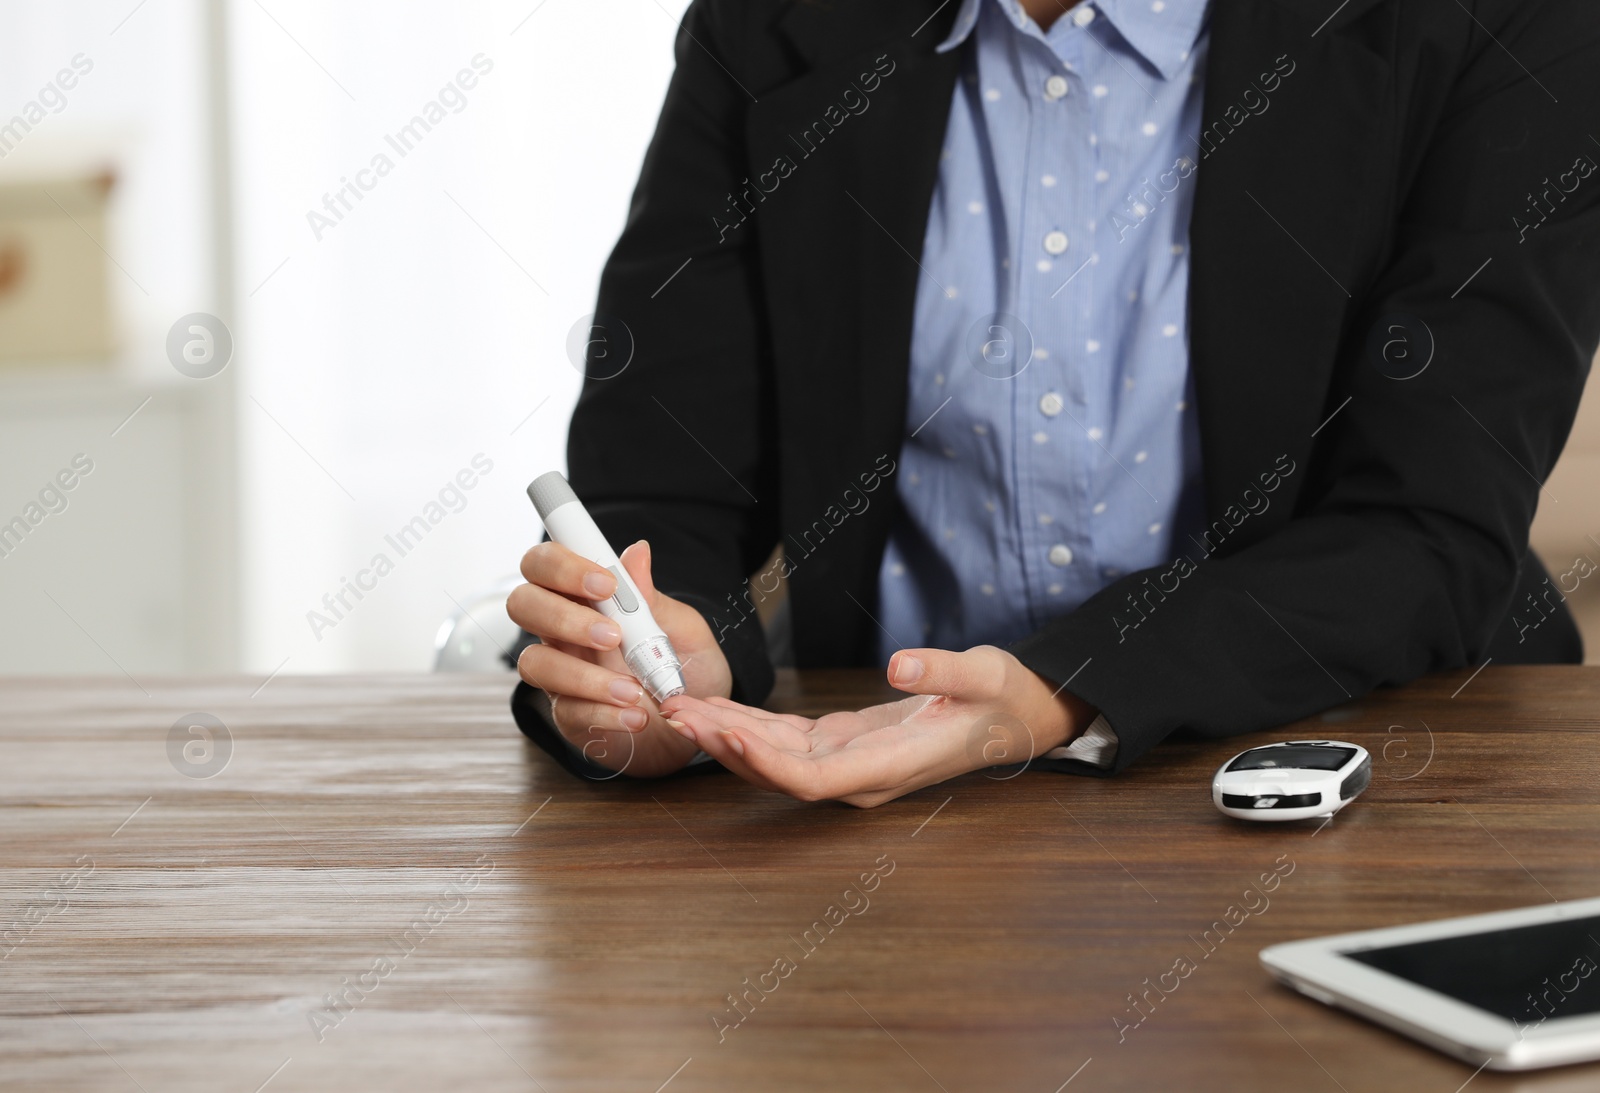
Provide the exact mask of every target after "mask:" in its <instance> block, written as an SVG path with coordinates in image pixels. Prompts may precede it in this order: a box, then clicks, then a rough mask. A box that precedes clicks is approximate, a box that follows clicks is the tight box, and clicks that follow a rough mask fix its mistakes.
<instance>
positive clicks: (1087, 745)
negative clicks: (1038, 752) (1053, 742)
mask: <svg viewBox="0 0 1600 1093" xmlns="http://www.w3.org/2000/svg"><path fill="white" fill-rule="evenodd" d="M1119 743H1120V742H1119V741H1118V740H1117V734H1116V732H1115V730H1113V729H1112V728H1111V722H1109V721H1107V720H1106V715H1105V714H1100V715H1099V716H1098V717H1096V718H1095V719H1094V720H1093V721H1091V722H1089V727H1088V728H1087V729H1084V730H1083V734H1082V735H1081V736H1079V737H1078V738H1077V739H1076V740H1074V741H1073V742H1072V743H1070V744H1067V745H1066V746H1064V747H1060V748H1051V749H1050V750H1049V751H1047V752H1045V753H1044V756H1043V758H1045V759H1076V760H1078V761H1079V762H1080V763H1088V764H1089V765H1090V766H1092V767H1100V768H1101V769H1102V770H1105V769H1109V768H1110V766H1111V764H1113V763H1115V762H1116V761H1117V747H1118V745H1119Z"/></svg>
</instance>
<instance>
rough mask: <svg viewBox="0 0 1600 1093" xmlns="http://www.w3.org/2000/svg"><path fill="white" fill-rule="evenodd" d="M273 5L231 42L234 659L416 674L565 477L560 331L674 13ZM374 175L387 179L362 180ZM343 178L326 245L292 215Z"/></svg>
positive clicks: (617, 209) (531, 531)
mask: <svg viewBox="0 0 1600 1093" xmlns="http://www.w3.org/2000/svg"><path fill="white" fill-rule="evenodd" d="M267 3H268V10H270V12H271V15H270V16H269V15H268V14H267V11H266V10H263V9H262V8H261V7H260V6H258V5H257V4H255V3H254V2H253V0H252V2H248V3H238V4H236V5H235V6H234V8H233V25H232V54H233V65H232V72H233V77H234V86H235V92H234V93H235V96H236V99H235V109H234V118H235V126H234V133H235V141H236V151H235V164H236V168H235V172H234V173H235V177H236V179H237V185H238V203H237V218H238V225H239V240H238V267H239V271H240V272H239V277H238V284H239V289H240V295H241V297H243V299H242V302H241V303H242V311H241V316H240V327H241V329H240V332H239V333H240V338H241V345H242V346H243V347H244V350H243V352H242V354H241V361H240V364H241V369H240V378H241V382H242V384H243V392H242V393H243V396H244V398H243V401H242V408H241V411H240V412H241V420H240V427H241V436H242V437H243V440H244V444H243V461H244V465H243V471H242V473H243V482H242V491H243V493H242V496H243V497H244V498H245V501H246V505H245V513H244V536H243V542H244V543H245V548H244V558H243V560H242V561H243V565H242V568H241V571H240V572H241V574H242V575H244V577H245V580H246V599H245V604H244V617H245V639H246V640H245V645H244V659H245V663H246V666H247V667H249V668H251V669H256V670H265V671H270V670H272V669H273V668H275V667H276V666H277V665H278V664H279V663H281V662H282V661H283V659H284V658H285V657H290V658H292V659H291V660H290V661H289V663H288V666H287V667H286V668H285V670H286V671H307V670H350V669H374V668H385V669H395V668H398V669H410V668H424V667H426V666H427V665H428V663H429V657H430V652H431V641H432V638H433V635H434V631H435V628H436V627H437V624H438V623H439V621H440V619H441V618H443V617H444V616H445V615H446V614H447V613H449V612H450V611H451V610H453V605H452V597H454V598H455V599H457V600H461V599H464V598H465V597H466V596H467V595H468V593H470V592H471V591H473V590H474V589H475V588H476V587H479V586H482V585H485V584H488V583H491V582H492V581H493V580H494V579H495V578H497V577H499V576H501V575H504V574H507V573H510V572H513V571H514V570H515V568H516V564H517V560H518V559H519V557H520V556H521V553H522V551H523V550H524V549H526V547H527V546H528V545H531V543H532V542H533V539H534V536H535V534H536V531H537V528H538V524H537V521H536V520H535V518H534V516H533V512H532V509H531V507H530V506H529V504H528V501H527V498H526V496H525V495H524V494H523V492H522V487H523V486H524V485H526V484H527V482H528V481H529V480H530V479H531V478H533V477H534V476H535V475H536V474H537V473H540V472H542V471H544V470H548V469H551V468H554V467H560V466H563V465H564V458H563V453H564V450H565V448H564V445H565V438H566V420H567V417H568V415H569V414H570V412H571V408H572V404H573V401H574V399H575V398H576V395H577V390H578V386H579V381H580V376H579V374H578V372H577V370H576V369H575V368H574V367H573V366H572V365H571V363H570V362H569V361H568V359H567V356H566V349H565V343H566V337H567V332H568V330H569V329H570V328H571V326H572V325H573V323H574V322H576V321H577V320H578V319H579V318H580V317H581V316H583V315H585V314H586V313H588V312H590V311H592V310H593V307H594V297H595V291H596V287H597V284H598V280H599V272H600V267H601V265H602V263H603V262H604V259H605V256H606V254H607V253H608V252H609V250H610V248H611V245H612V244H613V243H614V242H615V239H616V236H617V233H618V232H619V231H620V229H621V226H622V223H623V219H624V217H625V214H626V211H627V201H628V196H629V194H630V193H631V191H632V186H633V183H634V180H635V178H636V177H637V174H638V170H639V164H640V161H641V159H642V157H643V153H644V148H645V144H646V142H647V141H648V140H649V137H650V134H651V132H652V130H653V128H654V123H655V118H656V114H657V111H658V110H659V108H660V103H661V98H662V95H663V93H664V92H665V89H666V83H667V80H668V78H669V76H670V75H671V70H672V40H673V36H674V32H675V29H676V23H677V19H678V18H679V17H680V16H681V14H682V10H683V8H684V7H685V6H686V2H685V0H664V2H663V3H662V4H657V3H656V2H655V0H611V2H608V3H606V4H593V3H584V2H582V0H545V2H543V3H541V2H540V0H514V2H499V3H492V4H472V5H457V4H447V3H443V2H420V0H412V2H406V3H398V4H395V3H384V4H378V3H375V2H370V3H363V4H340V5H328V4H323V3H316V2H311V0H296V2H292V3H291V2H289V0H267ZM474 58H477V68H476V70H474V65H473V59H474ZM462 70H467V71H468V72H469V73H471V74H472V76H473V77H475V79H476V83H475V86H472V87H470V88H469V89H467V90H465V91H461V90H460V87H461V84H471V83H473V79H472V78H467V79H462V80H460V81H459V82H457V83H455V84H454V87H455V90H452V91H447V92H445V97H444V101H443V103H442V105H443V107H444V108H445V113H444V115H443V119H442V120H439V121H437V122H436V124H434V126H433V128H432V129H431V130H429V131H427V132H426V133H425V135H422V136H421V137H420V139H417V140H415V141H414V143H412V142H408V141H407V139H406V138H404V137H403V136H397V135H398V134H400V131H401V130H402V128H403V127H405V126H407V125H408V124H410V123H411V120H412V118H413V117H414V116H416V115H418V114H423V113H424V107H425V104H427V103H429V102H430V101H440V94H441V90H442V89H445V88H446V87H447V86H451V85H452V82H453V81H456V79H457V75H458V73H460V72H461V71H462ZM485 70H487V71H485ZM457 111H459V112H457ZM435 116H437V112H436V114H435ZM425 120H426V116H425ZM413 131H414V132H421V128H420V127H417V128H416V129H414V130H413ZM386 137H394V138H396V140H397V142H398V143H400V144H401V145H402V146H404V145H405V144H407V143H411V148H410V150H409V152H408V153H407V154H405V155H403V156H402V155H401V154H400V152H399V150H397V148H396V147H395V146H394V145H392V144H390V143H389V141H388V140H386V139H385V138H386ZM379 155H385V156H387V157H388V159H389V161H390V162H391V163H392V164H393V169H392V171H391V172H390V173H388V174H387V175H384V176H382V177H379V175H378V174H377V173H375V172H374V173H370V174H367V175H365V176H358V171H361V170H363V169H369V168H370V165H371V164H372V163H373V161H374V157H376V156H379ZM344 179H349V180H351V182H352V183H357V184H363V185H370V187H371V189H370V190H364V191H362V196H361V198H360V200H359V201H355V200H353V199H352V198H351V195H350V192H349V191H347V192H346V195H345V198H346V200H347V201H349V202H350V204H351V205H352V208H351V209H350V210H349V211H348V212H344V210H343V208H342V207H341V206H340V205H339V203H338V202H337V200H336V201H335V206H336V207H337V208H339V211H340V212H342V213H344V218H343V219H342V220H339V221H335V222H334V224H333V226H331V227H329V226H326V225H322V224H320V223H319V227H320V229H321V238H320V240H319V239H318V238H317V230H316V229H314V228H313V226H312V225H311V224H310V223H309V222H308V216H307V214H308V213H310V212H313V211H314V212H317V213H319V214H321V215H323V216H328V214H327V211H326V209H325V208H324V205H323V198H324V195H325V194H332V193H334V191H337V190H339V189H340V188H341V186H343V185H344V182H343V180H344ZM329 219H330V220H331V219H333V218H332V217H331V216H329ZM536 407H537V408H538V409H537V412H536V413H535V412H534V411H535V408H536ZM530 413H533V416H532V417H531V418H530V417H529V416H528V415H529V414H530ZM269 415H270V416H269ZM280 426H281V427H280ZM479 455H481V456H482V457H484V459H485V460H487V461H488V462H489V463H492V466H493V469H492V471H490V472H489V473H487V474H484V475H482V476H481V480H480V481H479V482H478V484H477V485H476V487H475V488H474V489H472V490H471V491H470V492H466V491H463V496H464V498H465V505H464V507H462V508H461V511H459V512H449V513H448V515H447V516H446V517H445V518H444V519H443V520H442V521H441V522H439V523H438V524H437V525H436V526H434V527H432V529H431V530H430V531H429V532H428V534H427V536H426V537H425V539H424V540H423V541H422V542H421V543H420V545H418V546H417V547H416V548H415V549H413V550H412V551H411V552H410V553H407V554H406V555H404V556H403V557H402V556H400V554H399V552H398V551H397V550H396V549H394V548H393V546H391V544H389V543H388V542H387V541H386V539H385V536H386V535H392V534H394V533H395V532H397V531H398V529H400V528H401V527H402V526H404V525H405V524H406V523H407V522H408V521H410V520H411V519H412V518H413V517H416V516H418V515H419V514H421V513H422V512H423V510H424V508H425V506H426V504H427V503H428V502H429V501H431V500H437V495H438V494H439V491H440V490H441V489H442V488H444V487H446V486H447V485H448V484H449V483H451V482H452V480H453V479H454V478H455V477H456V475H457V474H458V473H459V472H461V471H462V470H464V469H467V470H470V469H471V466H472V460H473V458H474V457H475V456H479ZM481 465H482V463H481V462H480V466H481ZM449 500H451V501H452V502H454V498H453V497H452V498H449ZM455 503H456V504H459V502H455ZM378 554H383V555H385V556H386V557H387V558H388V559H389V560H390V561H391V562H392V563H393V564H394V570H393V572H392V573H389V574H388V575H386V576H384V577H382V578H381V579H378V578H377V577H376V575H375V574H374V575H371V576H368V577H366V578H365V582H364V583H368V584H376V586H377V587H376V588H375V589H374V590H373V591H371V592H367V593H364V598H363V599H361V600H360V601H359V602H357V601H356V600H355V599H354V597H353V596H351V595H350V594H348V593H347V594H346V597H345V603H346V604H351V605H354V609H353V610H351V611H349V612H347V613H345V614H344V617H343V618H339V619H334V618H333V613H332V612H331V611H329V609H328V608H327V607H326V606H325V605H324V603H323V596H324V595H337V593H338V592H339V590H340V588H341V586H342V583H343V581H344V580H345V579H347V578H348V579H350V580H352V581H354V580H355V579H356V578H357V577H358V575H359V573H360V571H361V570H363V569H366V568H369V563H371V561H372V560H373V559H374V557H375V556H376V555H378ZM336 606H337V604H336ZM341 610H342V608H341ZM311 611H317V612H320V613H321V614H322V615H323V617H324V618H326V619H330V620H333V622H334V625H333V626H332V627H331V628H325V627H324V626H323V625H322V623H321V621H320V620H316V619H313V620H310V621H308V619H307V613H308V612H311ZM314 630H315V631H318V632H317V633H316V634H314V633H313V631H314Z"/></svg>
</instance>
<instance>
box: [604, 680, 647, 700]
mask: <svg viewBox="0 0 1600 1093" xmlns="http://www.w3.org/2000/svg"><path fill="white" fill-rule="evenodd" d="M606 690H607V691H610V692H611V697H612V698H614V699H616V700H617V701H618V702H620V703H622V704H623V705H624V706H632V705H634V704H635V703H636V702H638V701H639V699H640V698H642V697H644V688H643V687H641V686H639V685H638V684H637V683H635V682H634V681H633V680H631V679H613V680H612V681H611V682H610V684H609V685H607V687H606Z"/></svg>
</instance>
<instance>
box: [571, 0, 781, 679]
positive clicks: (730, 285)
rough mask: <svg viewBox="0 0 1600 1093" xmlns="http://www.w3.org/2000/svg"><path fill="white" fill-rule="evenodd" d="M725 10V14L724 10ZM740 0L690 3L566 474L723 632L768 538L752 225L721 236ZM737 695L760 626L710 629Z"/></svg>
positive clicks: (732, 176)
mask: <svg viewBox="0 0 1600 1093" xmlns="http://www.w3.org/2000/svg"><path fill="white" fill-rule="evenodd" d="M719 13H727V14H719ZM740 17H741V5H733V4H727V5H720V6H717V7H713V6H712V5H710V4H708V3H706V2H705V0H696V2H695V3H693V4H691V5H690V7H689V9H688V11H687V12H686V13H685V15H684V18H683V23H682V25H681V26H680V28H679V31H678V35H677V41H676V46H675V52H676V59H677V67H676V71H675V73H674V75H673V77H672V81H671V84H670V86H669V88H668V90H667V95H666V99H665V102H664V104H663V107H662V111H661V117H660V120H659V122H658V123H657V126H656V132H655V136H654V137H653V139H652V140H651V142H650V145H649V149H648V151H647V152H646V154H645V159H644V164H643V168H642V170H641V172H640V176H639V181H638V185H637V187H636V188H635V190H634V194H633V199H632V202H631V205H630V208H629V212H628V218H627V223H626V226H625V227H624V229H623V232H622V235H621V237H620V239H619V240H618V242H617V245H616V248H615V249H614V250H613V251H612V253H611V256H610V259H609V260H608V261H607V263H606V266H605V269H604V271H603V273H602V275H601V279H600V294H599V301H598V304H597V306H596V309H595V311H596V314H595V318H594V320H593V324H594V325H593V326H592V327H591V329H590V332H589V339H588V341H589V352H588V355H587V357H586V378H585V380H584V384H583V390H582V393H581V394H580V396H579V399H578V404H577V408H576V410H575V411H574V413H573V416H572V423H571V431H570V433H569V435H568V442H567V463H568V478H569V480H570V481H571V482H572V485H573V488H574V489H575V490H576V491H577V492H578V494H579V496H581V497H582V498H583V499H584V503H585V505H587V507H588V509H589V511H590V513H591V514H592V515H593V516H594V519H595V522H596V523H597V524H599V526H600V528H601V530H602V531H604V532H605V534H606V537H607V538H608V539H609V540H610V542H611V543H612V545H613V546H615V547H616V548H617V549H618V550H621V549H623V548H624V547H625V546H627V545H628V544H630V543H633V542H636V541H637V540H639V539H648V540H649V541H650V546H651V550H652V552H653V557H654V578H655V582H656V587H657V588H659V589H661V590H662V591H663V592H665V593H667V594H668V595H671V596H674V597H676V598H679V599H683V600H685V601H686V602H689V603H691V604H692V605H693V606H695V607H696V608H697V609H699V610H700V611H701V613H702V614H704V615H706V616H707V618H708V621H710V622H711V626H712V631H713V632H714V633H717V632H718V631H719V628H718V626H717V624H716V621H715V618H714V616H715V613H716V612H717V610H718V609H719V608H721V609H722V612H723V614H727V613H728V610H727V608H726V603H727V597H728V596H729V595H733V596H735V597H737V596H739V594H740V593H741V592H742V591H743V585H744V581H745V579H746V578H747V577H748V576H749V575H750V574H751V573H754V572H755V571H756V570H757V569H759V568H760V567H761V565H762V563H763V562H765V561H766V559H767V557H768V556H769V555H770V553H771V552H772V549H773V548H774V546H776V544H777V542H778V535H779V532H778V526H779V525H778V486H777V481H778V477H777V452H776V447H775V444H776V436H777V429H776V426H775V421H774V417H775V409H774V404H773V395H772V383H771V378H770V377H771V360H770V354H769V352H768V349H767V344H768V343H767V332H766V323H765V321H764V307H765V303H764V300H763V297H762V294H761V291H760V271H759V261H758V256H757V253H756V243H755V233H754V231H753V230H745V231H741V232H739V233H728V237H727V238H726V239H724V238H723V233H722V232H720V231H719V229H718V226H717V221H718V218H719V214H720V219H721V220H723V221H726V220H728V219H729V218H730V217H729V214H728V213H727V211H726V210H727V207H728V202H729V195H730V194H731V193H733V192H735V191H736V190H738V189H739V188H740V187H741V186H742V184H743V182H742V180H744V179H745V178H746V176H747V175H748V173H749V172H748V169H747V168H746V166H745V153H744V141H743V133H744V129H745V126H744V113H745V110H746V108H747V106H748V105H749V103H750V102H751V101H752V99H751V96H750V92H749V91H748V90H747V89H746V86H745V82H747V81H748V79H749V77H747V76H743V77H742V76H741V75H740V72H739V70H740V64H739V61H738V57H737V54H738V51H737V50H733V49H728V48H725V47H724V43H727V42H733V41H737V40H739V39H738V37H737V34H738V33H739V32H740V28H739V27H738V26H730V25H724V24H726V23H729V22H730V21H736V20H738V19H739V18H740ZM719 641H722V648H723V652H724V654H725V655H726V656H727V657H728V662H729V665H730V667H731V668H732V670H733V676H734V698H735V699H737V700H739V701H743V702H754V703H759V702H761V701H763V700H764V699H765V698H766V696H767V694H768V692H769V691H770V690H771V687H772V680H773V672H772V667H771V664H770V661H769V658H768V656H767V651H766V643H765V639H764V637H763V635H762V633H761V629H760V627H755V626H740V627H734V628H730V629H728V630H727V632H726V635H725V636H724V635H723V634H721V633H719Z"/></svg>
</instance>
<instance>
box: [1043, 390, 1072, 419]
mask: <svg viewBox="0 0 1600 1093" xmlns="http://www.w3.org/2000/svg"><path fill="white" fill-rule="evenodd" d="M1064 406H1066V403H1065V402H1064V401H1063V400H1062V398H1061V396H1060V395H1058V394H1056V393H1055V392H1054V391H1046V392H1045V394H1044V395H1043V397H1041V398H1040V399H1039V412H1040V413H1041V414H1043V415H1044V416H1045V417H1055V416H1056V415H1057V414H1059V413H1060V412H1061V410H1062V408H1063V407H1064Z"/></svg>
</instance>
